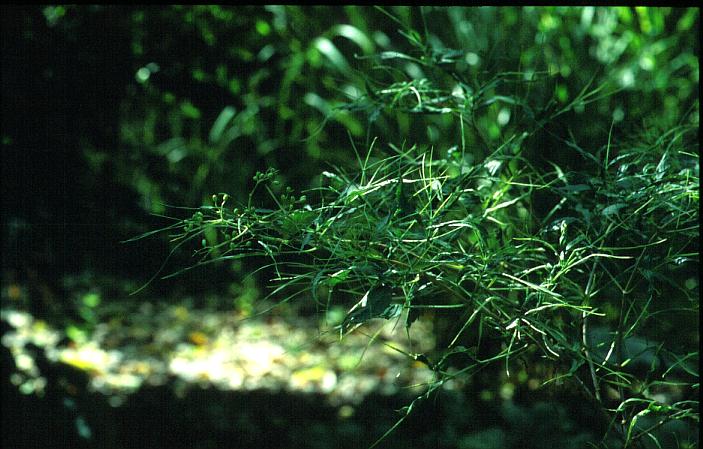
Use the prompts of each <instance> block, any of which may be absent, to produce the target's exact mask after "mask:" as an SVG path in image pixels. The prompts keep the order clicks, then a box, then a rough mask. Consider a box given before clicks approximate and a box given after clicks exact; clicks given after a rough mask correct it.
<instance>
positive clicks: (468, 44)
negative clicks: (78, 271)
mask: <svg viewBox="0 0 703 449" xmlns="http://www.w3.org/2000/svg"><path fill="white" fill-rule="evenodd" d="M376 13H380V14H381V15H382V16H385V17H386V18H388V19H391V20H392V21H394V22H396V24H397V25H398V27H399V34H400V35H402V37H403V38H404V40H400V41H398V43H396V41H395V40H393V41H392V42H394V43H393V44H387V45H380V47H382V48H379V49H377V51H375V52H373V53H372V54H364V55H363V56H362V55H358V56H357V58H358V59H359V60H360V64H362V66H363V64H366V63H367V61H371V62H372V63H373V66H372V68H371V69H364V70H360V71H359V72H354V73H352V74H351V76H350V77H349V78H348V79H349V80H350V82H352V83H355V87H356V94H355V95H354V96H353V97H352V98H351V100H350V101H349V102H348V103H347V104H346V105H343V106H341V107H340V108H337V109H336V110H333V109H329V110H327V115H328V118H333V117H336V116H337V114H340V113H345V111H349V112H351V113H353V114H354V115H355V116H356V115H359V114H361V116H363V117H364V118H365V120H366V122H367V126H366V136H367V137H366V138H367V141H366V147H367V148H368V149H367V150H366V151H365V152H364V151H358V150H356V148H354V151H355V152H356V157H357V161H358V162H357V165H356V168H355V170H354V171H351V170H347V169H343V168H338V169H336V170H334V171H332V172H330V171H324V172H322V176H321V177H320V178H318V179H319V184H317V185H315V184H313V188H312V189H310V190H308V191H307V192H305V196H304V197H300V198H297V197H296V196H295V195H293V191H292V189H291V190H286V193H284V194H279V193H277V192H278V191H279V190H280V188H278V187H277V186H278V185H279V184H278V182H279V179H278V174H277V173H275V172H273V171H268V172H266V173H265V174H257V175H256V176H255V177H254V181H255V183H256V184H255V188H256V187H259V186H263V187H264V189H265V190H266V191H267V192H268V193H269V195H270V197H269V198H270V199H269V200H268V201H267V204H269V206H268V207H267V208H257V207H256V206H255V205H254V203H253V202H252V198H253V196H252V195H251V194H250V195H249V201H248V202H247V204H246V205H245V204H237V205H236V207H234V209H233V208H232V206H231V205H229V204H228V206H225V202H226V201H227V197H220V196H217V197H215V198H214V201H215V205H214V207H207V208H203V209H201V211H199V212H197V213H196V215H194V216H193V218H192V219H189V220H185V221H184V222H183V223H182V224H185V225H186V226H185V228H184V229H183V230H182V232H179V233H176V234H175V235H174V237H175V240H176V241H182V242H183V243H185V242H188V241H190V240H194V239H196V240H197V239H200V236H201V235H205V236H208V238H207V241H206V240H203V242H204V245H203V246H204V248H200V249H198V250H196V253H197V254H201V255H203V256H205V255H208V254H209V255H213V256H214V258H215V260H227V259H233V258H239V257H249V256H257V257H260V260H262V261H265V260H268V261H270V263H269V264H268V265H267V266H268V269H269V270H270V272H271V273H272V276H273V279H272V281H273V282H274V283H275V285H276V288H275V289H274V290H273V291H272V292H271V294H270V296H271V297H277V298H283V299H282V300H283V301H287V300H290V299H292V298H294V297H298V296H302V295H306V294H308V293H309V294H310V296H311V297H312V298H311V299H312V300H315V301H317V302H318V304H319V305H320V306H321V307H322V308H323V309H324V308H326V307H328V306H329V305H330V304H332V303H333V302H339V301H342V300H343V299H344V298H347V297H349V295H351V298H355V299H353V301H354V302H356V301H358V302H357V303H356V305H354V306H353V307H352V308H351V309H350V311H349V313H348V315H347V317H346V318H345V320H344V322H343V323H342V330H349V329H350V328H352V327H354V328H355V327H358V326H359V325H363V324H364V323H366V322H367V321H369V320H371V319H374V318H383V319H386V320H405V324H406V327H407V328H408V330H409V331H411V324H412V323H413V321H414V320H416V319H418V318H419V316H420V312H421V311H422V310H423V309H424V310H428V311H432V312H434V313H435V320H436V322H437V323H436V329H438V330H440V331H442V332H444V333H445V334H446V335H444V339H443V341H444V342H445V347H444V348H439V349H438V351H437V353H434V354H409V356H412V357H414V358H416V359H417V360H421V361H423V362H425V363H427V364H428V366H430V367H432V369H433V370H434V371H435V373H436V379H435V382H434V383H432V384H430V385H428V390H427V394H429V393H431V392H434V391H439V389H440V387H442V386H443V385H444V384H445V383H447V382H450V381H452V380H454V379H459V378H462V377H465V376H468V377H471V376H473V375H476V374H477V373H479V372H481V371H484V370H488V371H490V372H495V373H497V372H499V371H500V368H502V370H503V371H504V373H505V375H506V376H507V377H508V378H510V377H511V376H514V374H513V373H514V372H515V370H519V364H518V363H517V362H518V361H522V362H523V363H525V362H526V363H527V364H528V365H539V366H544V365H547V366H551V367H552V368H551V370H552V373H553V375H552V376H551V377H549V376H547V377H546V378H543V379H542V380H543V381H545V384H550V383H552V382H557V383H563V382H566V383H568V384H572V385H573V388H575V389H577V390H580V391H581V392H582V394H583V395H584V397H585V398H586V403H589V404H591V406H592V407H593V409H594V410H599V413H601V414H602V423H601V427H602V428H603V429H604V432H605V434H606V435H605V436H604V439H603V440H602V441H601V443H600V444H601V445H602V446H604V447H605V446H607V447H612V445H617V446H620V445H622V446H623V447H637V446H638V445H641V444H645V443H643V441H644V440H645V438H652V439H653V440H654V441H657V438H659V437H658V436H657V435H659V434H657V432H656V429H657V428H658V427H659V426H660V425H662V424H664V423H666V422H668V421H670V420H674V421H679V420H688V419H690V420H692V422H694V423H697V422H698V403H697V401H696V400H695V395H693V394H692V392H693V391H695V390H696V389H697V385H698V372H697V362H698V350H697V347H696V344H695V343H694V341H695V339H697V338H698V337H697V336H698V333H697V332H698V331H697V327H696V326H695V324H694V323H693V322H688V321H685V322H686V325H685V326H682V327H680V328H679V329H678V330H677V331H673V329H672V328H671V327H670V326H669V325H668V324H667V323H671V320H675V319H676V320H681V319H682V317H681V316H679V315H678V314H680V313H681V312H684V313H686V312H687V313H689V314H691V315H694V314H696V313H697V312H698V299H697V296H698V285H697V284H698V283H697V281H696V279H695V276H694V275H693V273H694V272H695V271H696V270H697V266H698V265H697V264H698V252H697V251H698V229H699V228H698V198H699V190H698V179H699V178H698V176H699V161H698V150H697V143H696V134H697V130H698V118H697V111H698V102H697V99H696V95H695V93H696V92H697V75H696V73H695V72H696V70H697V61H696V60H695V59H692V58H694V56H693V55H694V54H697V53H696V52H697V48H694V44H693V43H692V41H689V40H687V39H688V38H687V35H688V34H687V33H685V32H684V31H685V30H689V29H692V27H694V24H696V25H695V26H696V27H697V23H698V22H697V16H695V13H694V12H693V10H671V9H640V8H635V9H627V8H614V9H602V8H600V9H599V8H596V9H594V8H578V9H576V8H557V9H553V8H544V9H542V8H538V9H534V8H525V9H522V10H514V9H508V8H506V9H493V8H483V9H480V10H478V9H462V8H449V9H445V8H422V9H413V10H409V9H400V8H394V9H393V10H386V9H383V8H378V9H377V11H376ZM479 16H480V19H481V20H475V19H476V18H478V17H479ZM634 21H637V22H636V23H637V24H638V25H637V26H638V27H639V30H638V31H637V32H636V31H635V30H634V28H633V26H634V23H635V22H634ZM447 22H449V23H452V24H453V25H454V27H453V28H452V27H446V26H442V25H444V24H446V23H447ZM370 23H373V21H370ZM491 23H500V24H501V26H500V27H491V26H489V24H491ZM473 24H476V25H481V26H484V27H485V29H483V30H477V29H474V28H473V27H472V25H473ZM526 24H528V25H530V26H526ZM672 27H677V30H678V31H674V30H673V28H672ZM535 29H536V32H535ZM525 30H529V31H525ZM357 31H358V30H357ZM448 31H453V32H454V33H455V34H454V35H452V34H451V33H449V34H448V33H447V32H448ZM535 33H536V34H535ZM470 36H473V37H474V39H466V38H468V37H470ZM508 36H510V38H509V39H508ZM479 37H480V38H479ZM624 41H627V43H625V44H623V42H624ZM389 42H391V41H389ZM587 42H589V43H590V45H586V43H587ZM535 43H537V44H538V45H535ZM396 45H397V47H396ZM556 47H558V48H559V49H560V50H559V51H558V52H557V51H555V48H556ZM317 48H318V49H321V51H322V53H323V55H324V56H326V57H327V58H328V59H329V61H330V62H331V63H332V65H333V66H336V67H337V68H338V69H340V71H344V70H347V69H348V62H347V61H346V60H345V59H344V57H343V56H342V54H341V53H339V51H338V50H336V47H335V46H334V45H333V44H331V42H330V41H329V40H327V41H325V40H322V41H317ZM682 48H687V49H689V50H686V51H683V52H681V49H682ZM626 49H627V50H626ZM687 51H688V52H687ZM676 52H680V53H678V54H677V53H676ZM655 55H656V56H655ZM586 61H591V62H593V63H594V64H595V65H596V67H595V70H594V69H591V68H590V66H589V64H587V63H586ZM599 67H600V68H599ZM655 67H656V68H657V69H656V71H655ZM686 67H687V68H686ZM586 68H589V70H585V69H586ZM654 73H657V75H656V76H654V78H652V76H653V75H652V74H654ZM667 77H669V78H667ZM635 80H636V81H635ZM684 80H688V81H684ZM658 86H659V87H658ZM662 86H670V87H671V88H672V89H675V90H673V91H666V92H665V91H664V90H660V88H661V87H662ZM674 86H676V87H674ZM674 92H675V93H674ZM635 98H637V101H634V99H635ZM663 98H667V100H663ZM322 101H323V100H317V99H316V100H315V101H314V102H313V105H314V104H322V103H321V102H322ZM635 104H636V105H635ZM660 104H664V105H665V109H664V110H665V111H666V112H663V110H662V109H661V108H660V107H659V105H660ZM640 120H649V123H650V124H649V125H645V128H644V131H642V128H641V127H640V125H638V123H639V121H640ZM632 125H634V127H633V126H632ZM349 130H350V133H351V135H352V140H354V139H353V136H357V135H358V132H355V131H354V129H353V127H349ZM319 132H322V131H319ZM635 132H636V134H634V135H635V138H629V139H626V138H624V137H625V136H628V135H630V136H631V135H633V133H635ZM378 136H383V137H382V138H379V137H378ZM618 136H621V138H620V139H618V138H617V137H618ZM352 145H353V144H352ZM397 145H400V146H397ZM545 145H548V147H544V146H545ZM259 190H261V189H260V188H259ZM308 198H310V199H308ZM171 229H173V230H174V231H175V230H176V226H174V227H172V228H171ZM201 260H202V262H201V264H205V263H209V262H210V261H211V259H206V258H204V257H203V258H202V259H201ZM321 291H325V292H326V297H325V295H322V294H321ZM358 298H362V299H361V300H359V299H358ZM403 309H404V310H405V311H406V312H407V313H405V314H402V315H401V311H402V310H403ZM448 312H457V313H450V314H448V315H444V316H443V315H442V314H443V313H448ZM667 326H669V327H667ZM665 328H667V329H668V330H667V331H666V332H674V333H673V334H669V335H667V334H666V332H663V330H664V329H665ZM596 335H599V337H597V338H596V337H595V336H596ZM497 342H499V344H496V343H497ZM496 367H498V368H499V369H498V370H496V369H495V368H496ZM546 388H548V387H546ZM420 399H421V398H418V400H420ZM415 404H416V401H415V402H413V403H412V404H410V405H409V406H408V407H406V408H405V412H406V413H410V412H411V411H412V410H413V408H414V405H415ZM650 413H654V414H657V415H658V416H659V417H660V419H661V420H660V424H657V425H652V426H651V427H648V426H649V424H648V425H646V426H642V425H640V424H638V422H639V421H640V418H642V417H644V416H645V415H647V414H650ZM402 419H405V418H402ZM402 419H401V421H402ZM517 421H520V419H517ZM518 433H522V431H518ZM659 436H660V435H659ZM481 439H482V440H483V441H484V442H490V441H493V442H494V445H496V447H503V446H504V445H506V444H508V443H507V442H506V441H505V440H504V437H503V436H501V435H498V434H496V435H495V436H490V437H489V436H483V437H481ZM471 441H473V440H471V439H470V438H468V437H467V438H466V439H465V441H464V442H465V443H466V445H467V447H471V445H472V444H474V443H472V442H471ZM592 443H593V444H597V441H592ZM682 443H683V442H682ZM511 444H512V443H511ZM525 444H527V443H525Z"/></svg>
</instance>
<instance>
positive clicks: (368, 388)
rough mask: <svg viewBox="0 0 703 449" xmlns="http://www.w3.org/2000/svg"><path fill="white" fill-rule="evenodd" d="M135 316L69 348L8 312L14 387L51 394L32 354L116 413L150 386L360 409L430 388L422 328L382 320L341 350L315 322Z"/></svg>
mask: <svg viewBox="0 0 703 449" xmlns="http://www.w3.org/2000/svg"><path fill="white" fill-rule="evenodd" d="M136 313H137V314H136V315H135V316H130V319H129V322H127V320H125V319H123V318H120V317H118V316H115V317H111V318H107V317H105V319H104V320H103V321H102V322H100V323H98V324H97V325H96V326H95V327H94V329H93V330H92V332H90V333H83V334H80V335H81V337H76V336H74V338H73V339H71V338H67V337H66V335H65V332H64V331H62V330H60V329H56V328H53V327H52V326H50V325H49V324H47V323H46V322H44V321H42V320H38V319H35V318H34V317H33V316H32V315H30V314H29V313H26V312H22V311H18V310H12V309H3V310H2V319H3V320H4V321H5V322H6V323H7V324H9V325H10V327H11V328H12V330H11V331H9V332H6V334H5V335H4V336H3V337H2V344H3V345H4V346H6V347H7V348H8V349H9V350H10V352H11V353H12V355H13V357H14V360H15V365H16V369H17V372H16V373H15V374H14V375H13V377H12V382H13V383H14V384H16V385H17V386H18V387H19V388H20V391H22V392H23V393H26V394H32V393H34V394H38V395H42V392H43V390H44V388H45V386H46V380H45V378H44V377H43V376H42V373H41V372H40V369H39V368H38V367H37V363H36V362H35V359H34V358H35V357H36V353H32V352H31V351H27V349H26V345H27V344H31V345H33V346H34V347H36V348H40V351H42V352H43V357H46V359H47V360H49V361H50V362H51V363H61V364H66V365H70V366H72V367H74V368H77V369H79V370H81V371H83V372H85V373H86V374H87V375H88V376H89V379H90V381H89V388H90V389H91V390H93V391H99V392H102V393H104V394H106V395H109V396H112V397H113V399H112V400H111V403H112V404H114V405H119V404H120V403H121V402H122V401H123V400H124V398H125V397H126V395H129V394H131V393H134V392H136V391H137V390H139V389H140V387H142V386H143V385H151V386H156V385H164V384H168V383H169V382H172V385H173V387H174V389H175V391H176V394H179V395H182V394H185V392H186V391H187V390H188V389H190V388H192V387H194V386H195V387H197V386H200V387H211V386H212V387H216V388H218V389H221V390H244V391H247V390H258V389H265V390H270V391H290V392H304V393H321V394H324V395H326V397H327V398H328V400H329V402H330V404H332V405H344V404H349V403H352V404H356V403H359V402H361V401H362V400H363V399H364V397H365V396H366V395H368V394H370V393H381V394H386V395H393V394H397V393H399V392H400V391H401V390H406V391H407V390H408V389H409V390H411V392H412V393H418V394H419V393H421V392H422V391H424V388H425V386H426V385H427V383H428V382H431V381H432V378H433V376H432V371H431V370H430V369H429V368H428V367H427V366H426V365H424V364H423V363H421V362H419V361H417V360H414V359H413V358H412V357H411V356H410V355H411V354H415V353H417V352H419V351H427V350H428V349H431V347H430V348H428V342H429V343H430V344H431V343H432V339H431V338H430V337H429V335H428V332H429V330H430V329H429V328H428V325H427V323H423V322H422V321H418V322H416V323H415V324H413V326H412V329H411V332H410V336H411V337H413V338H412V340H410V339H409V338H408V334H407V333H406V331H405V326H404V325H403V324H402V323H394V322H385V321H383V320H377V321H379V322H378V323H369V326H364V327H362V328H361V329H358V330H357V331H355V332H353V333H351V334H348V335H345V336H344V337H343V338H342V339H341V341H340V335H339V333H338V332H337V331H335V329H332V328H328V329H325V328H324V327H320V326H318V325H317V323H316V320H314V319H312V320H311V319H307V320H306V319H302V318H296V317H286V318H284V317H281V316H277V315H273V314H272V315H262V316H259V317H253V318H248V319H242V318H241V317H238V316H236V315H235V314H234V313H232V312H217V311H205V310H187V309H185V308H184V307H183V306H180V305H173V304H169V305H165V304H164V305H160V304H152V303H143V304H142V305H141V306H140V307H139V308H138V311H137V312H136ZM123 316H124V315H123ZM369 332H372V333H369ZM374 336H375V338H374ZM420 342H422V343H420ZM35 352H36V351H35Z"/></svg>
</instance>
